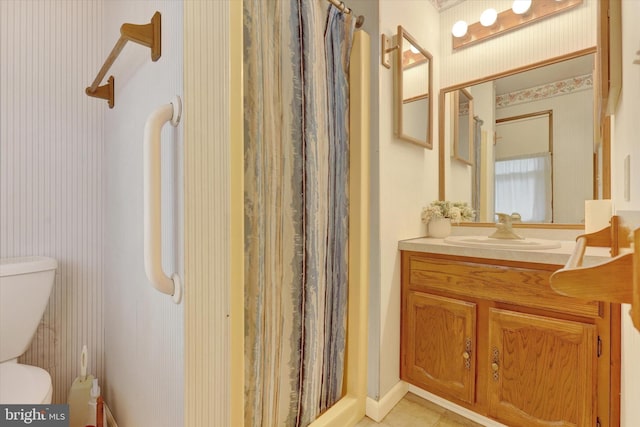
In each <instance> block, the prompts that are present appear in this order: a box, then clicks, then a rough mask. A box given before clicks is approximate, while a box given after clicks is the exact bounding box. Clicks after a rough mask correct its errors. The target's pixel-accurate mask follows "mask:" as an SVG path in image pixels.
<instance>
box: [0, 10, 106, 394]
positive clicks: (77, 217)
mask: <svg viewBox="0 0 640 427" xmlns="http://www.w3.org/2000/svg"><path fill="white" fill-rule="evenodd" d="M101 14H102V2H100V1H90V0H88V1H82V2H80V1H75V0H70V1H64V0H51V1H42V2H41V1H38V2H36V1H11V0H3V1H0V257H3V258H4V257H12V256H25V255H45V256H50V257H53V258H56V259H57V260H58V270H57V273H56V280H55V285H54V288H53V291H52V294H51V297H50V300H49V305H48V307H47V309H46V312H45V314H44V317H43V320H42V322H41V324H40V327H39V329H38V332H37V334H36V336H35V337H34V340H33V343H32V345H31V348H30V349H29V350H28V351H27V352H26V353H25V355H24V356H22V358H21V362H24V363H28V364H33V365H37V366H40V367H43V368H45V369H47V370H48V371H49V372H50V373H51V375H52V380H53V387H54V393H53V401H54V403H61V402H65V401H66V399H67V393H68V389H69V386H70V384H71V381H72V380H73V379H74V377H75V376H76V375H77V374H78V372H79V370H80V368H79V360H78V359H79V354H80V350H81V348H82V345H83V344H87V345H88V347H89V371H90V372H91V373H93V374H95V375H98V376H99V377H102V376H103V374H104V369H103V367H104V362H103V359H104V358H103V341H104V337H103V327H102V317H103V316H102V312H103V301H102V288H103V281H102V271H103V270H102V253H103V252H102V237H103V218H104V214H103V211H104V204H103V199H102V187H103V176H102V175H103V168H102V159H103V156H102V154H103V144H102V131H103V121H102V111H103V105H101V103H98V102H96V101H95V100H94V99H92V98H89V97H87V96H86V95H85V94H84V88H85V87H86V86H87V85H88V84H89V83H90V81H91V80H90V79H93V77H94V76H95V72H96V71H97V69H96V68H95V64H96V63H97V62H98V61H99V60H100V59H98V57H99V56H101V53H100V52H97V51H96V49H95V47H96V46H99V45H100V37H101V34H102V24H103V23H102V21H101V20H100V15H101Z"/></svg>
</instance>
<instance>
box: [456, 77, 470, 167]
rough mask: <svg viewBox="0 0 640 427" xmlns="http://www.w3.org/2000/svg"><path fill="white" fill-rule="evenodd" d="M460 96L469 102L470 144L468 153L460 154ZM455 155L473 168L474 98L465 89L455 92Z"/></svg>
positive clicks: (468, 124) (468, 136)
mask: <svg viewBox="0 0 640 427" xmlns="http://www.w3.org/2000/svg"><path fill="white" fill-rule="evenodd" d="M460 94H463V95H464V96H466V97H467V99H468V100H469V119H468V120H467V121H468V123H467V126H468V129H469V131H468V135H467V138H468V140H469V143H468V144H467V148H468V150H467V152H466V153H461V152H460V126H459V125H460ZM452 108H453V155H452V157H453V158H454V159H456V160H459V161H461V162H462V163H466V164H467V165H470V166H473V148H474V147H473V137H474V127H475V126H474V122H473V96H471V94H470V93H469V91H467V90H466V89H465V88H460V89H458V90H456V91H453V100H452Z"/></svg>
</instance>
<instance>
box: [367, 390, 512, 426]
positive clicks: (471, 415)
mask: <svg viewBox="0 0 640 427" xmlns="http://www.w3.org/2000/svg"><path fill="white" fill-rule="evenodd" d="M407 389H408V391H410V392H411V393H413V394H415V395H416V396H420V397H422V398H423V399H427V400H428V401H430V402H433V403H435V404H436V405H438V406H441V407H443V408H445V409H448V410H449V411H451V412H455V413H456V414H458V415H462V416H463V417H465V418H468V419H470V420H471V421H475V422H476V423H478V424H482V425H483V426H486V427H508V426H506V425H504V424H501V423H499V422H497V421H494V420H492V419H489V418H487V417H483V416H482V415H480V414H476V413H475V412H473V411H470V410H469V409H467V408H464V407H462V406H459V405H456V404H455V403H452V402H449V401H448V400H446V399H443V398H442V397H440V396H436V395H435V394H432V393H429V392H428V391H424V390H422V389H421V388H418V387H416V386H413V385H411V384H408V387H407ZM367 400H368V399H367ZM367 403H368V402H367ZM367 408H368V405H367ZM367 415H369V414H367Z"/></svg>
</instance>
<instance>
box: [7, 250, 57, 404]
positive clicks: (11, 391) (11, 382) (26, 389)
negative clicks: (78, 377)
mask: <svg viewBox="0 0 640 427" xmlns="http://www.w3.org/2000/svg"><path fill="white" fill-rule="evenodd" d="M57 267H58V262H57V261H56V260H55V259H52V258H46V257H24V258H4V259H0V404H36V405H37V404H49V403H51V395H52V392H53V387H52V385H51V376H50V375H49V373H48V372H47V371H45V370H44V369H42V368H38V367H36V366H30V365H24V364H21V363H18V356H20V355H21V354H22V353H24V352H25V351H26V350H27V348H29V345H30V344H31V339H32V338H33V335H34V334H35V332H36V329H37V328H38V324H39V323H40V319H42V315H43V313H44V310H45V308H46V307H47V302H48V301H49V295H50V294H51V289H52V288H53V282H54V279H55V274H56V268H57Z"/></svg>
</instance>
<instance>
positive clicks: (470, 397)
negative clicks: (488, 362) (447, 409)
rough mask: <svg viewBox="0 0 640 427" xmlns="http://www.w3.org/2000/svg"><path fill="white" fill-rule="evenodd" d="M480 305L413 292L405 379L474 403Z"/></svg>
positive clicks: (408, 303)
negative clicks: (477, 306) (476, 339)
mask: <svg viewBox="0 0 640 427" xmlns="http://www.w3.org/2000/svg"><path fill="white" fill-rule="evenodd" d="M475 331H476V305H475V304H473V303H469V302H465V301H460V300H456V299H451V298H445V297H440V296H435V295H429V294H425V293H421V292H415V291H409V293H408V295H407V301H406V308H405V313H404V314H403V334H404V335H403V337H404V344H405V345H404V346H403V347H404V348H403V353H404V354H403V361H404V369H403V379H404V380H406V381H408V382H410V383H412V384H415V385H417V386H420V387H423V388H425V389H426V390H429V391H432V392H434V393H438V394H441V395H445V396H448V397H453V398H457V399H460V400H462V401H465V402H469V403H473V401H474V396H475V369H476V368H475V366H476V363H475V359H476V357H475V352H476V343H475Z"/></svg>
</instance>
